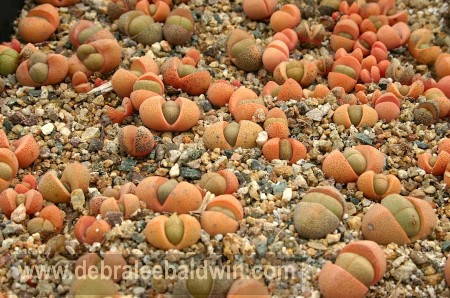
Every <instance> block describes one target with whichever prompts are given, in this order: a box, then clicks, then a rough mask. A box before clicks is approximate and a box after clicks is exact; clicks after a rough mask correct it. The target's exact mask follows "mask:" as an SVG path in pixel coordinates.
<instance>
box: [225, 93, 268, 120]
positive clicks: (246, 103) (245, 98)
mask: <svg viewBox="0 0 450 298" xmlns="http://www.w3.org/2000/svg"><path fill="white" fill-rule="evenodd" d="M228 109H229V111H230V113H231V115H232V116H233V117H234V119H235V120H236V121H238V122H239V121H241V120H253V119H254V116H257V115H258V114H260V113H263V114H264V115H266V114H267V112H268V109H267V108H266V106H265V103H264V100H262V99H260V98H258V95H256V93H255V92H253V91H252V90H250V89H248V88H245V87H241V88H239V89H237V90H236V91H234V92H233V94H232V95H231V97H230V100H229V102H228ZM255 118H258V117H255Z"/></svg>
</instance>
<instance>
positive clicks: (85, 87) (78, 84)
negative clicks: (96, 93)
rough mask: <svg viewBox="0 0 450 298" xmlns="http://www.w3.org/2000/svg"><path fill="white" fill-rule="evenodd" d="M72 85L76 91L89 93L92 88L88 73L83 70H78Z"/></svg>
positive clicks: (73, 77)
mask: <svg viewBox="0 0 450 298" xmlns="http://www.w3.org/2000/svg"><path fill="white" fill-rule="evenodd" d="M72 85H73V89H74V90H75V92H76V93H87V92H89V91H91V90H92V85H91V84H90V83H89V80H88V77H87V75H86V74H85V73H84V72H82V71H77V72H75V73H74V74H73V76H72Z"/></svg>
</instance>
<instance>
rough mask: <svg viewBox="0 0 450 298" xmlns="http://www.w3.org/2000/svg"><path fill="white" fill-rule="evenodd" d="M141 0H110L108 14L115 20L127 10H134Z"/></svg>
mask: <svg viewBox="0 0 450 298" xmlns="http://www.w3.org/2000/svg"><path fill="white" fill-rule="evenodd" d="M138 1H139V0H111V1H109V2H108V7H107V13H108V16H109V17H110V18H111V19H113V20H115V19H118V18H119V17H120V16H121V15H122V14H124V13H126V12H127V11H130V10H133V9H134V7H135V5H136V3H137V2H138Z"/></svg>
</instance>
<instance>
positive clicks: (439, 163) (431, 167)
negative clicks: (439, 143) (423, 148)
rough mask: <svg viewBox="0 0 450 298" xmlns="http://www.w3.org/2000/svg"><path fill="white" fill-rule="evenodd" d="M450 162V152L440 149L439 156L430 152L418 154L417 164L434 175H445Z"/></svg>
mask: <svg viewBox="0 0 450 298" xmlns="http://www.w3.org/2000/svg"><path fill="white" fill-rule="evenodd" d="M449 162H450V153H448V152H447V151H440V152H439V154H438V156H437V157H436V156H432V155H431V154H430V153H428V152H426V153H422V154H419V155H418V156H417V165H418V166H419V167H420V168H422V169H424V170H425V172H427V173H428V174H432V175H434V176H441V175H443V174H444V172H445V169H446V167H447V164H448V163H449Z"/></svg>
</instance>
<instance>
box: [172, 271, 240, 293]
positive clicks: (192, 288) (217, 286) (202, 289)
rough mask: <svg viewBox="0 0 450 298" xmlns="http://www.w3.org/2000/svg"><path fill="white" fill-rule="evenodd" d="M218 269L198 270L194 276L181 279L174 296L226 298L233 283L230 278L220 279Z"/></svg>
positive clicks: (174, 288) (175, 286) (174, 289)
mask: <svg viewBox="0 0 450 298" xmlns="http://www.w3.org/2000/svg"><path fill="white" fill-rule="evenodd" d="M215 269H216V268H212V267H207V268H202V267H199V268H196V269H195V271H194V274H193V276H192V275H189V277H188V278H180V279H178V281H177V283H176V284H175V285H174V287H173V295H174V296H175V297H179V298H197V297H203V298H225V297H227V293H228V291H229V289H230V287H231V284H232V283H233V279H231V278H230V277H229V276H223V277H218V276H214V275H213V274H212V272H216V271H214V270H215Z"/></svg>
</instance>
